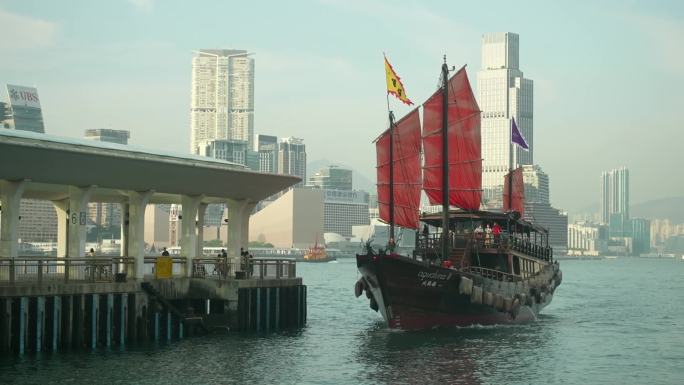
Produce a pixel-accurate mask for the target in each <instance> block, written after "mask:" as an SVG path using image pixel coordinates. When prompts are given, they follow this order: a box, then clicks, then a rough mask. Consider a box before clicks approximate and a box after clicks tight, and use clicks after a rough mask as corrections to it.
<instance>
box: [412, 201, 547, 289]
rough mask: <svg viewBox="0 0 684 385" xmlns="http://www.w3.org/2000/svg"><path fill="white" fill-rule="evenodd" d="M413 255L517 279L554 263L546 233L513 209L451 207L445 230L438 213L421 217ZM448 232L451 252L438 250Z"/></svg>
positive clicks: (500, 277) (501, 277)
mask: <svg viewBox="0 0 684 385" xmlns="http://www.w3.org/2000/svg"><path fill="white" fill-rule="evenodd" d="M421 222H423V229H422V231H420V232H419V233H417V240H416V249H415V251H414V258H416V259H421V260H423V261H425V262H427V263H433V264H441V265H442V266H445V267H451V268H455V269H458V270H463V271H471V272H476V273H478V274H482V275H483V276H489V277H491V278H495V279H499V280H520V279H525V278H527V277H529V276H531V275H534V274H535V273H537V272H538V271H539V270H541V268H542V267H543V266H544V265H547V264H548V263H550V262H552V260H553V256H552V255H553V251H552V249H551V247H549V234H548V231H547V230H546V229H544V228H543V227H540V226H537V225H535V224H533V223H530V222H527V221H525V220H523V219H521V218H520V215H519V214H518V213H516V212H511V213H496V212H487V211H460V210H459V211H452V212H450V215H449V229H448V231H443V229H442V213H434V214H427V215H423V216H422V217H421ZM444 235H446V236H447V239H448V243H449V250H450V254H449V255H447V256H443V255H442V248H441V245H442V237H443V236H444Z"/></svg>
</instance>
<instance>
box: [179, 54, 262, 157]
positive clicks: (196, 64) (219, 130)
mask: <svg viewBox="0 0 684 385" xmlns="http://www.w3.org/2000/svg"><path fill="white" fill-rule="evenodd" d="M190 113H191V116H190V125H191V139H190V152H191V153H193V154H201V152H202V147H203V145H202V144H201V143H202V142H208V141H211V140H215V139H233V140H241V141H245V142H248V143H249V148H252V147H253V140H254V59H253V58H251V57H250V53H248V52H247V51H244V50H234V49H203V50H200V51H197V52H196V53H195V56H194V57H193V59H192V96H191V103H190Z"/></svg>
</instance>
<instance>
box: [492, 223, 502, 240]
mask: <svg viewBox="0 0 684 385" xmlns="http://www.w3.org/2000/svg"><path fill="white" fill-rule="evenodd" d="M492 235H494V243H495V244H497V245H498V244H499V242H500V240H501V226H499V224H498V223H496V222H494V227H492Z"/></svg>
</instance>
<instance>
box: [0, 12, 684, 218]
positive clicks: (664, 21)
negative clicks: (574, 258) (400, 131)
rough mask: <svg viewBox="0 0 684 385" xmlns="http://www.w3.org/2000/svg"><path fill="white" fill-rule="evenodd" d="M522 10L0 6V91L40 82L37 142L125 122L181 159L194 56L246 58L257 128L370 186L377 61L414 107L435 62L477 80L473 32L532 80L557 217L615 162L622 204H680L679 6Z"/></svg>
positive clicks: (577, 203) (381, 86) (428, 86)
mask: <svg viewBox="0 0 684 385" xmlns="http://www.w3.org/2000/svg"><path fill="white" fill-rule="evenodd" d="M589 4H591V10H590V11H588V5H589ZM528 5H529V6H526V7H520V6H519V4H517V3H510V2H503V1H497V2H494V3H493V4H492V5H491V9H496V12H484V11H483V10H482V9H481V8H475V6H474V5H469V4H452V3H451V2H430V3H422V2H421V3H418V2H396V3H394V2H381V1H334V0H331V1H311V2H309V1H307V2H297V3H292V4H290V3H277V2H276V3H267V2H263V3H262V2H255V3H249V4H248V3H244V4H239V5H235V4H230V3H224V2H202V3H198V4H195V3H193V4H190V3H183V2H157V1H152V0H149V1H140V0H138V1H118V2H107V3H104V2H89V1H74V2H71V3H69V6H64V4H61V3H57V2H38V1H0V35H2V36H3V38H2V39H0V50H1V51H2V52H3V54H2V60H0V84H6V83H9V84H26V85H33V86H36V87H38V89H39V90H40V94H41V99H42V101H41V102H42V108H43V114H44V118H45V125H46V133H48V134H51V135H58V136H69V137H81V136H82V133H83V130H84V129H88V128H100V127H102V128H112V129H126V130H130V131H131V143H132V144H135V145H138V146H143V147H149V148H163V149H168V150H172V151H177V152H181V153H187V152H188V147H189V141H190V83H191V79H190V77H191V59H192V55H193V51H194V50H197V49H200V48H207V47H216V48H236V49H246V50H248V51H249V52H253V53H254V54H255V56H254V58H255V67H256V69H255V83H256V86H255V98H256V101H255V132H256V133H264V134H271V135H277V136H296V137H301V138H304V140H305V142H306V144H307V152H308V158H309V160H311V161H315V160H318V159H323V158H325V159H328V160H330V161H332V162H339V163H343V164H345V165H348V166H350V167H353V168H354V169H355V170H357V171H359V172H361V173H362V174H363V175H364V176H366V177H368V178H370V179H374V173H375V170H374V167H375V152H374V150H373V145H372V143H371V142H372V140H373V139H374V138H375V137H377V135H378V134H379V133H380V132H381V131H382V130H384V128H385V127H386V125H387V121H386V120H387V116H386V108H387V107H386V103H387V101H386V98H385V94H386V88H385V81H384V77H383V67H382V53H383V52H385V53H386V54H387V56H388V58H390V60H391V61H392V63H393V65H394V66H395V67H396V69H397V71H398V73H399V74H400V75H401V76H402V80H403V81H404V85H405V86H406V90H407V93H408V95H409V97H410V98H411V99H412V100H413V101H414V102H416V103H421V102H422V101H423V100H424V99H425V98H426V97H427V96H429V95H430V94H431V93H432V92H433V91H434V89H435V87H436V86H437V84H438V76H439V66H440V65H441V62H442V55H444V54H446V55H447V59H448V62H449V64H451V65H454V66H456V67H460V66H461V65H463V64H467V66H468V67H467V68H468V71H469V74H470V76H471V77H472V78H474V77H475V76H476V73H477V71H478V70H479V69H480V61H481V59H480V43H481V36H482V34H483V33H485V32H489V31H511V32H515V33H517V34H519V36H520V68H521V70H522V71H523V72H524V74H525V77H526V78H530V79H532V80H534V85H535V91H534V99H535V103H534V115H535V123H534V145H535V159H534V163H537V164H540V165H542V167H543V168H544V171H546V172H547V173H548V174H549V176H550V178H551V199H552V201H553V203H554V206H556V207H559V208H563V209H566V210H569V211H572V210H578V209H582V208H584V207H586V206H588V205H591V204H593V203H596V202H598V199H599V186H600V175H601V172H602V171H604V170H608V169H612V168H616V167H621V166H626V167H628V168H629V169H630V172H631V201H632V202H633V203H639V202H643V201H648V200H652V199H658V198H664V197H669V196H678V195H684V181H683V180H682V179H681V178H678V177H673V176H675V175H678V172H679V171H678V168H677V166H678V164H679V163H681V156H680V155H679V146H680V145H681V142H682V141H681V138H682V134H681V130H682V129H683V128H684V127H682V119H681V117H680V116H679V108H681V105H682V103H683V102H684V97H682V96H681V89H682V86H684V73H683V72H682V71H681V68H682V67H681V63H682V60H684V49H683V48H682V46H681V41H682V40H683V39H684V6H682V5H681V3H678V2H674V1H673V2H665V1H663V2H654V3H648V4H647V5H648V7H647V8H646V4H643V3H642V4H639V3H637V2H626V3H625V2H618V1H609V2H603V3H601V4H594V3H591V2H576V3H574V4H573V5H572V6H568V5H567V4H563V5H561V4H547V3H545V2H530V3H529V4H528ZM256 15H258V17H256ZM5 97H6V96H5V95H3V98H5ZM391 105H392V108H393V109H394V110H395V111H396V112H397V115H399V116H401V115H403V114H404V113H406V112H408V111H409V109H408V108H407V107H404V106H402V105H400V103H399V102H396V101H395V100H392V101H391ZM331 143H335V144H336V145H334V146H332V145H331ZM311 172H315V170H309V173H311Z"/></svg>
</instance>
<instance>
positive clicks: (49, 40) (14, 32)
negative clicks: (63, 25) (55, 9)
mask: <svg viewBox="0 0 684 385" xmlns="http://www.w3.org/2000/svg"><path fill="white" fill-rule="evenodd" d="M58 33H59V25H58V24H56V23H53V22H50V21H47V20H41V19H37V18H33V17H28V16H23V15H18V14H15V13H10V12H7V11H4V10H2V9H0V36H3V38H2V39H0V50H2V51H10V50H25V49H35V48H44V47H50V46H52V45H54V44H55V41H56V39H57V35H58Z"/></svg>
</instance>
